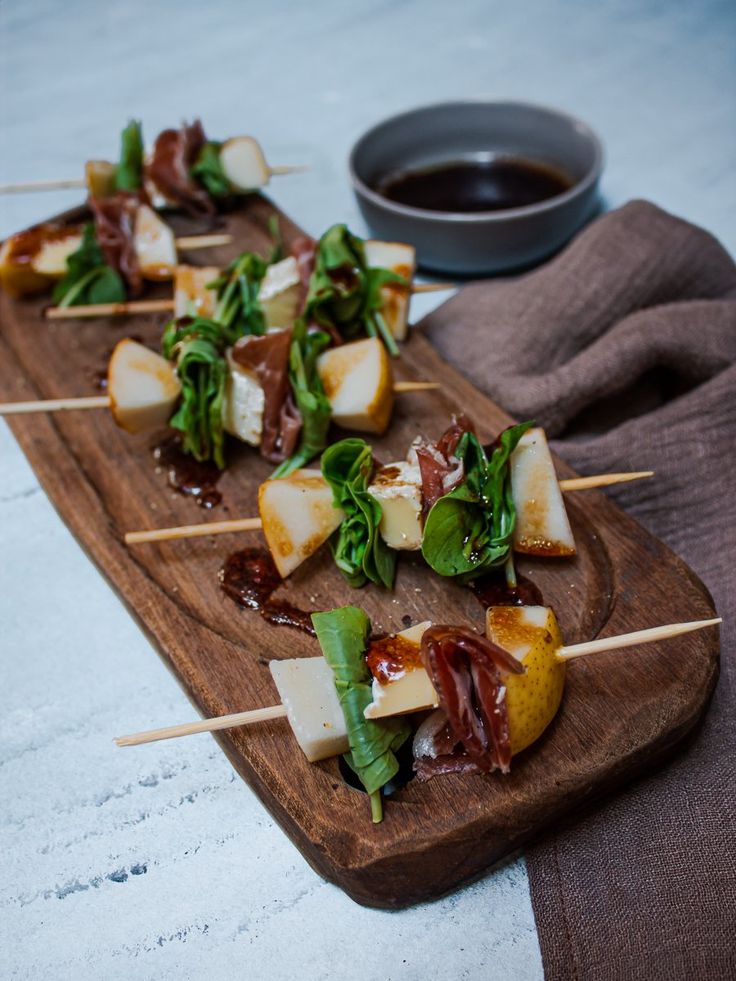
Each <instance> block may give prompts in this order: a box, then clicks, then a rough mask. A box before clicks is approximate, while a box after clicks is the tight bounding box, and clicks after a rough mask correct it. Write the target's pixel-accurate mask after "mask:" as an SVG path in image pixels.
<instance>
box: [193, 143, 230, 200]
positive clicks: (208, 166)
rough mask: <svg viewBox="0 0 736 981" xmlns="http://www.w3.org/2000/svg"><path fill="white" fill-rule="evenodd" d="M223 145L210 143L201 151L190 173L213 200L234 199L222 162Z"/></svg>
mask: <svg viewBox="0 0 736 981" xmlns="http://www.w3.org/2000/svg"><path fill="white" fill-rule="evenodd" d="M221 147H222V143H215V142H213V141H211V140H210V141H208V142H207V143H205V144H204V145H203V147H202V149H201V150H200V151H199V154H198V156H197V159H196V161H195V162H194V164H193V165H192V166H191V167H190V169H189V173H190V174H191V176H192V177H193V178H194V180H195V181H197V182H198V183H199V184H201V185H202V187H204V189H205V190H206V191H207V193H208V194H209V195H210V196H211V197H213V198H220V199H223V198H229V197H232V194H233V189H232V186H231V184H230V182H229V181H228V179H227V177H226V176H225V171H224V170H223V169H222V163H221V162H220V148H221Z"/></svg>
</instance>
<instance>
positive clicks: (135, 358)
mask: <svg viewBox="0 0 736 981" xmlns="http://www.w3.org/2000/svg"><path fill="white" fill-rule="evenodd" d="M107 390H108V393H109V395H110V408H111V409H112V414H113V418H114V419H115V422H116V423H117V424H118V426H120V427H121V429H125V430H126V431H127V432H129V433H140V432H144V431H145V430H147V429H157V428H158V427H160V426H165V425H166V423H167V422H168V421H169V419H170V417H171V413H172V411H173V408H174V405H175V404H176V401H177V399H178V398H179V395H180V393H181V385H180V384H179V379H178V378H177V377H176V372H175V371H174V366H173V365H172V364H171V362H169V361H167V360H166V358H162V357H161V355H160V354H156V352H155V351H151V349H150V348H147V347H144V346H143V345H142V344H138V342H137V341H131V340H130V339H129V338H125V339H123V340H122V341H120V342H119V343H118V344H117V345H116V347H115V350H114V351H113V352H112V357H111V358H110V364H109V366H108V369H107Z"/></svg>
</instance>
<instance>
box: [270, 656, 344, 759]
mask: <svg viewBox="0 0 736 981" xmlns="http://www.w3.org/2000/svg"><path fill="white" fill-rule="evenodd" d="M269 667H270V669H271V675H272V677H273V680H274V682H275V684H276V688H277V689H278V693H279V697H280V698H281V704H282V705H283V706H284V708H285V709H286V717H287V719H288V720H289V724H290V725H291V728H292V730H293V732H294V736H295V737H296V741H297V742H298V743H299V746H300V747H301V749H302V752H303V753H304V755H305V756H306V757H307V759H308V760H309V762H310V763H316V762H317V760H324V759H326V758H327V757H328V756H339V755H340V754H341V753H346V752H347V751H348V749H349V748H350V747H349V745H348V735H347V729H346V727H345V716H344V715H343V711H342V708H341V707H340V702H339V700H338V697H337V690H336V688H335V676H334V675H333V673H332V668H331V667H330V666H329V664H328V663H327V661H326V660H325V659H324V658H323V657H300V658H292V659H289V660H287V661H275V660H274V661H271V663H270V664H269Z"/></svg>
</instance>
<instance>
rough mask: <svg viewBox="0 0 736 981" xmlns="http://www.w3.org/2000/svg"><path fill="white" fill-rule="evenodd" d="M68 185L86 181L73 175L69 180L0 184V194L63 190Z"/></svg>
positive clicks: (80, 185)
mask: <svg viewBox="0 0 736 981" xmlns="http://www.w3.org/2000/svg"><path fill="white" fill-rule="evenodd" d="M68 187H86V182H85V180H84V178H82V177H73V178H70V179H69V180H58V181H26V182H25V183H23V184H0V194H25V193H26V192H27V191H63V190H64V189H65V188H68Z"/></svg>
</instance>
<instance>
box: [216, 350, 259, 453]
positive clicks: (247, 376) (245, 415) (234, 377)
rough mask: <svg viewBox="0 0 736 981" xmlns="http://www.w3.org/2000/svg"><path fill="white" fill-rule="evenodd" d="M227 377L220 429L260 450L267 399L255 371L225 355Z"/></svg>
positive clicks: (230, 352)
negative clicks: (221, 426)
mask: <svg viewBox="0 0 736 981" xmlns="http://www.w3.org/2000/svg"><path fill="white" fill-rule="evenodd" d="M227 366H228V375H227V381H226V382H225V398H224V400H223V403H222V425H223V428H224V429H225V432H227V433H230V435H231V436H237V438H238V439H241V440H242V441H243V442H244V443H249V444H250V445H251V446H260V444H261V434H262V433H263V409H264V406H265V404H266V396H265V393H264V391H263V388H262V387H261V383H260V381H259V380H258V376H257V375H256V373H255V372H254V371H249V370H248V369H247V368H245V367H243V365H240V364H238V362H237V361H236V360H235V359H234V358H233V356H232V351H231V350H228V352H227Z"/></svg>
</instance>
